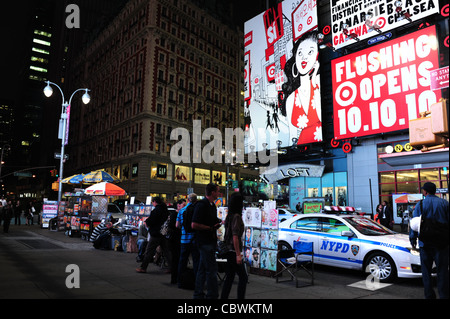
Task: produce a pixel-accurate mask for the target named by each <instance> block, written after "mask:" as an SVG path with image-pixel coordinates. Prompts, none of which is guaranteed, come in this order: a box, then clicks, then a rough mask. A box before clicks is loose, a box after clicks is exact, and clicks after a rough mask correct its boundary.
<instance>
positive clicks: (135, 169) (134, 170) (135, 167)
mask: <svg viewBox="0 0 450 319" xmlns="http://www.w3.org/2000/svg"><path fill="white" fill-rule="evenodd" d="M138 167H139V164H138V163H135V164H133V166H132V168H131V177H137V176H138Z"/></svg>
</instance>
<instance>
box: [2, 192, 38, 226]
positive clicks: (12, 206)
mask: <svg viewBox="0 0 450 319" xmlns="http://www.w3.org/2000/svg"><path fill="white" fill-rule="evenodd" d="M34 206H35V205H34V204H33V202H29V203H28V204H27V205H26V206H25V207H24V206H23V205H22V204H21V202H20V200H17V201H15V203H13V201H12V200H10V199H9V200H6V199H5V198H4V197H2V198H1V199H0V225H2V224H3V232H4V233H8V232H9V226H10V225H11V220H12V219H13V218H14V224H15V225H21V224H22V222H21V217H22V216H23V217H24V218H25V225H34V215H35V213H36V208H35V207H34Z"/></svg>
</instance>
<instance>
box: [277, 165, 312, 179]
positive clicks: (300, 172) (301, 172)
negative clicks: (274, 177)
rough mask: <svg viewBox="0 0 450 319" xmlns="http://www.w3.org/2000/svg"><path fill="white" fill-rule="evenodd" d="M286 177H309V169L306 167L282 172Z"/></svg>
mask: <svg viewBox="0 0 450 319" xmlns="http://www.w3.org/2000/svg"><path fill="white" fill-rule="evenodd" d="M280 173H281V175H283V176H284V177H300V176H309V169H308V168H305V167H296V168H288V169H286V170H285V171H283V170H280Z"/></svg>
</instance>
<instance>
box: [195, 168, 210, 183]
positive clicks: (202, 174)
mask: <svg viewBox="0 0 450 319" xmlns="http://www.w3.org/2000/svg"><path fill="white" fill-rule="evenodd" d="M210 180H211V171H210V170H209V169H202V168H196V169H195V177H194V183H196V184H205V185H206V184H208V183H209V182H210Z"/></svg>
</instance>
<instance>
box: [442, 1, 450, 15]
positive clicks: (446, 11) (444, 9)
mask: <svg viewBox="0 0 450 319" xmlns="http://www.w3.org/2000/svg"><path fill="white" fill-rule="evenodd" d="M448 11H449V9H448V3H447V4H446V5H445V6H443V7H442V10H441V16H443V17H448Z"/></svg>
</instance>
